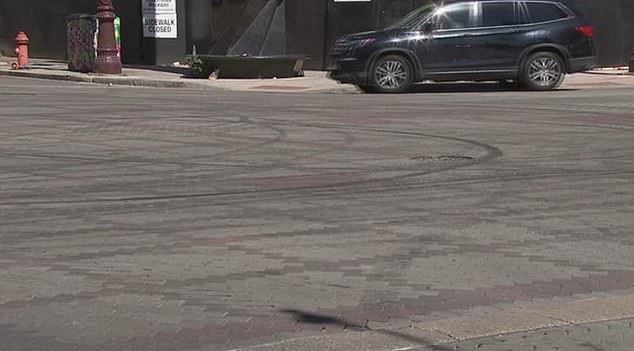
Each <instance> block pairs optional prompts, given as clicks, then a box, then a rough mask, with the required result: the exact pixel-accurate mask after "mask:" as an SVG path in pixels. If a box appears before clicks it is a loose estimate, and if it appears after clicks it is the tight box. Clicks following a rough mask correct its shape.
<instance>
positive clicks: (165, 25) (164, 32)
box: [141, 0, 178, 38]
mask: <svg viewBox="0 0 634 351" xmlns="http://www.w3.org/2000/svg"><path fill="white" fill-rule="evenodd" d="M141 11H142V13H143V36H144V37H146V38H178V26H177V21H176V0H141Z"/></svg>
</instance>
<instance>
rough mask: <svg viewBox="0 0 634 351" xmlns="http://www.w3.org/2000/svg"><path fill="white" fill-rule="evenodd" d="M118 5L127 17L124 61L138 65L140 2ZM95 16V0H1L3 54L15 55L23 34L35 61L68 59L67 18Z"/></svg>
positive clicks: (124, 21)
mask: <svg viewBox="0 0 634 351" xmlns="http://www.w3.org/2000/svg"><path fill="white" fill-rule="evenodd" d="M114 4H115V6H116V8H117V11H118V13H119V14H120V15H122V14H125V15H122V16H121V17H122V18H121V21H122V24H121V25H122V28H124V30H123V33H122V45H123V46H124V47H125V50H124V51H123V60H124V62H138V61H139V58H140V48H139V45H138V43H139V33H138V30H137V28H139V27H140V19H139V16H140V9H139V7H140V5H139V1H131V0H115V1H114ZM95 12H96V1H95V0H55V1H46V0H45V1H42V0H18V1H16V0H0V51H2V52H3V53H4V54H5V55H10V54H12V52H13V48H14V41H13V39H14V38H15V34H16V33H17V32H18V31H21V30H22V31H25V32H26V33H27V34H28V36H29V39H30V53H31V55H32V56H33V57H44V58H57V59H64V58H65V57H66V17H67V16H68V15H69V14H71V13H95ZM137 13H138V14H139V15H138V16H137V15H136V14H137ZM129 14H134V15H129Z"/></svg>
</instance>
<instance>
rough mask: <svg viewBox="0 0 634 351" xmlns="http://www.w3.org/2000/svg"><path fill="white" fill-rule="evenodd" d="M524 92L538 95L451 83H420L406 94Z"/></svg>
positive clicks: (486, 85)
mask: <svg viewBox="0 0 634 351" xmlns="http://www.w3.org/2000/svg"><path fill="white" fill-rule="evenodd" d="M574 90H577V89H561V88H560V89H557V90H554V91H550V93H553V92H557V91H574ZM514 91H524V92H527V93H538V92H533V91H528V90H523V89H521V88H520V87H518V86H515V85H512V84H502V83H498V82H457V83H454V82H451V83H443V82H440V83H421V84H416V85H414V86H413V87H412V88H411V89H410V90H409V91H408V92H407V93H410V94H418V93H486V92H514Z"/></svg>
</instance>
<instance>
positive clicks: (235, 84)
mask: <svg viewBox="0 0 634 351" xmlns="http://www.w3.org/2000/svg"><path fill="white" fill-rule="evenodd" d="M11 62H14V59H13V58H10V57H0V76H14V77H24V78H40V79H52V80H63V81H73V82H84V83H96V84H112V85H129V86H147V87H161V88H199V89H205V88H217V89H225V90H238V91H264V92H311V93H335V94H354V93H359V90H358V89H357V88H356V87H355V86H353V85H350V84H339V83H338V82H335V81H333V80H331V79H328V77H327V76H326V72H322V71H306V72H305V76H304V77H298V78H285V79H217V80H212V79H193V78H187V77H186V74H187V68H186V67H169V66H126V67H124V69H123V74H122V75H118V76H113V75H100V74H93V73H79V72H71V71H69V70H68V69H67V64H66V62H63V61H56V60H47V59H31V61H30V68H29V69H26V70H12V69H11ZM618 86H624V87H626V86H631V87H634V75H631V74H629V73H628V71H627V69H626V68H623V67H622V68H609V69H605V68H603V69H597V70H594V71H590V72H585V73H577V74H571V75H568V76H567V77H566V79H565V81H564V83H563V85H562V88H564V89H582V88H596V87H618ZM446 87H449V89H450V90H451V87H452V83H448V84H443V87H441V88H440V89H441V90H446V89H443V88H446ZM423 91H424V89H423Z"/></svg>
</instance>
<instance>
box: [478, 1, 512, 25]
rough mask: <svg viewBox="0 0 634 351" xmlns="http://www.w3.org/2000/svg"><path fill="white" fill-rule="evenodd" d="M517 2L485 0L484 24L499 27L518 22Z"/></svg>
mask: <svg viewBox="0 0 634 351" xmlns="http://www.w3.org/2000/svg"><path fill="white" fill-rule="evenodd" d="M514 8H515V4H513V3H512V2H483V3H482V26H483V27H498V26H511V25H514V24H517V20H516V16H515V9H514Z"/></svg>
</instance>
